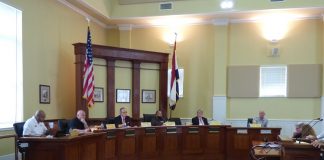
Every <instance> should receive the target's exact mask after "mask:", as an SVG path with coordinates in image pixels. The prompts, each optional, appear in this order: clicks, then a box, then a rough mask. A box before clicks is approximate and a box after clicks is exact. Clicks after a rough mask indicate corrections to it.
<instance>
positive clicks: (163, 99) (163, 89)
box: [159, 62, 168, 118]
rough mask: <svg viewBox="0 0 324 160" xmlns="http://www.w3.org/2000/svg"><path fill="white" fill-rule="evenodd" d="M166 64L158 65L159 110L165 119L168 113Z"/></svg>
mask: <svg viewBox="0 0 324 160" xmlns="http://www.w3.org/2000/svg"><path fill="white" fill-rule="evenodd" d="M167 85H168V63H167V62H162V63H160V102H159V109H160V110H161V111H162V114H163V117H164V118H167V112H168V95H167V90H168V88H167Z"/></svg>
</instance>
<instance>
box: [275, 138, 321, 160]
mask: <svg viewBox="0 0 324 160" xmlns="http://www.w3.org/2000/svg"><path fill="white" fill-rule="evenodd" d="M281 148H282V154H281V155H282V159H284V160H319V159H320V149H318V148H315V147H313V146H312V145H311V144H309V143H305V142H301V143H298V142H294V141H282V146H281Z"/></svg>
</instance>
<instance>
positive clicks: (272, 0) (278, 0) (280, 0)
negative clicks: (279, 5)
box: [270, 0, 285, 2]
mask: <svg viewBox="0 0 324 160" xmlns="http://www.w3.org/2000/svg"><path fill="white" fill-rule="evenodd" d="M270 1H271V2H283V1H285V0H270Z"/></svg>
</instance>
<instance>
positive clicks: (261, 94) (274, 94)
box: [259, 65, 288, 97]
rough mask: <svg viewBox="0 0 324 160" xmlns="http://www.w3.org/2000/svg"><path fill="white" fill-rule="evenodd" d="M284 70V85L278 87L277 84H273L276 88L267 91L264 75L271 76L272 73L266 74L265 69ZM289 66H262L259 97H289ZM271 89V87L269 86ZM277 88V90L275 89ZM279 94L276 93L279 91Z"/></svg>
mask: <svg viewBox="0 0 324 160" xmlns="http://www.w3.org/2000/svg"><path fill="white" fill-rule="evenodd" d="M271 68H272V69H284V71H283V72H284V73H283V74H284V75H283V76H284V77H283V82H282V83H283V84H282V86H280V85H279V83H278V84H277V85H276V84H273V85H274V86H272V87H274V89H273V90H271V89H267V86H264V84H263V75H264V74H271V73H265V72H264V69H271ZM287 77H288V76H287V66H285V65H271V66H270V65H269V66H260V79H259V80H260V82H259V97H287ZM268 87H269V88H270V87H271V86H268ZM275 88H277V89H275ZM278 89H279V90H281V91H279V92H275V90H277V91H278Z"/></svg>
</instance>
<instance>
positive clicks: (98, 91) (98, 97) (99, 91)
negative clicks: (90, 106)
mask: <svg viewBox="0 0 324 160" xmlns="http://www.w3.org/2000/svg"><path fill="white" fill-rule="evenodd" d="M93 100H94V101H95V102H103V101H104V88H102V87H95V88H94V95H93Z"/></svg>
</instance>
